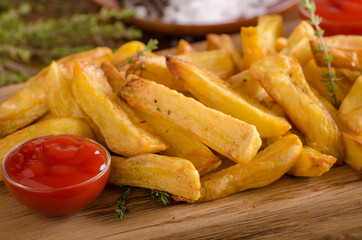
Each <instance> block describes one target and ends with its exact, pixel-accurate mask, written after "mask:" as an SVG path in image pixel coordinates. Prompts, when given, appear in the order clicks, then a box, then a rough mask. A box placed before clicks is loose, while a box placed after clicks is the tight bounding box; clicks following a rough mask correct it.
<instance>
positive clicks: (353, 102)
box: [338, 75, 362, 135]
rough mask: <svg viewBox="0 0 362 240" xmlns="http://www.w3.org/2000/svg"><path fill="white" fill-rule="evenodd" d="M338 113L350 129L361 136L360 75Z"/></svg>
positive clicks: (361, 85)
mask: <svg viewBox="0 0 362 240" xmlns="http://www.w3.org/2000/svg"><path fill="white" fill-rule="evenodd" d="M338 113H339V116H340V117H341V119H342V120H343V121H344V123H345V124H346V125H347V126H348V127H349V128H350V129H352V130H353V131H354V132H356V133H358V134H359V135H362V75H361V76H359V77H358V79H357V80H356V81H355V82H354V84H353V86H352V87H351V89H350V91H349V92H348V94H347V96H346V97H345V98H344V99H343V101H342V104H341V106H340V108H339V109H338Z"/></svg>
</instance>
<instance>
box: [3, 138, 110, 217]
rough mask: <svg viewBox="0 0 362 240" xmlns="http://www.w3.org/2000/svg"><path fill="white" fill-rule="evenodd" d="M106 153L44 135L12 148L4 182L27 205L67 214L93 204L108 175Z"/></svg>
mask: <svg viewBox="0 0 362 240" xmlns="http://www.w3.org/2000/svg"><path fill="white" fill-rule="evenodd" d="M109 164H110V157H109V153H108V152H107V150H105V149H104V148H103V147H102V146H100V145H99V144H97V143H95V142H93V141H90V140H88V139H84V138H80V137H77V136H73V135H57V136H44V137H38V138H34V139H32V140H30V141H27V142H25V143H23V144H21V145H19V146H18V147H16V148H15V149H13V150H12V151H11V152H10V153H9V154H8V155H7V157H6V158H5V159H4V163H3V166H2V167H3V169H2V170H3V175H4V181H5V184H6V186H7V188H8V189H9V191H10V192H11V193H12V195H13V196H14V197H15V198H16V199H17V200H18V201H19V202H20V203H22V204H23V205H24V206H26V207H28V208H30V209H32V210H34V211H36V212H39V213H41V214H45V215H55V216H56V215H66V214H69V213H72V212H75V211H78V210H81V209H82V208H84V207H86V206H87V205H88V204H89V203H91V202H92V201H93V200H94V199H95V198H96V197H97V196H98V195H99V194H100V192H101V191H102V190H103V188H104V186H105V184H106V182H107V179H108V176H109Z"/></svg>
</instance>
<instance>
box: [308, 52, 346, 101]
mask: <svg viewBox="0 0 362 240" xmlns="http://www.w3.org/2000/svg"><path fill="white" fill-rule="evenodd" d="M324 71H325V72H328V70H327V68H323V67H319V66H317V64H316V62H315V60H313V59H312V60H310V61H309V63H308V64H307V65H305V66H303V73H304V76H305V79H306V80H307V82H308V84H310V85H311V86H312V87H313V88H315V89H316V90H317V91H318V92H319V93H320V94H321V95H322V96H323V97H324V98H326V99H331V98H332V93H331V92H329V91H328V88H327V85H326V83H325V82H322V81H321V79H322V73H323V72H324ZM337 77H338V78H340V77H342V79H341V81H338V82H335V84H337V86H338V91H337V92H335V94H336V96H337V100H338V101H342V100H343V99H344V98H345V96H346V95H347V93H348V91H349V89H350V88H351V86H352V83H351V82H350V81H349V80H348V79H346V78H343V76H341V75H339V74H338V75H337Z"/></svg>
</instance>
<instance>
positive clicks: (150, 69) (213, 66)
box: [127, 50, 234, 91]
mask: <svg viewBox="0 0 362 240" xmlns="http://www.w3.org/2000/svg"><path fill="white" fill-rule="evenodd" d="M178 57H180V58H182V59H185V60H187V61H190V62H192V63H194V64H195V65H197V66H199V67H201V68H204V69H206V70H209V71H211V72H213V73H215V74H216V75H218V76H219V77H220V78H222V79H227V78H229V77H230V76H231V75H232V74H233V73H234V64H233V61H232V59H231V56H230V54H229V53H227V52H224V51H221V50H214V51H206V52H197V53H190V54H184V55H178ZM127 74H135V75H137V76H139V77H142V78H145V79H149V80H152V81H155V82H157V83H161V84H163V85H165V86H167V87H169V88H171V89H175V90H178V91H182V90H184V87H183V86H182V84H181V83H180V82H179V81H177V80H176V79H175V78H174V77H173V76H172V74H171V72H170V71H169V70H168V69H167V66H166V61H165V57H164V56H152V57H139V58H137V59H135V60H134V61H133V62H132V64H131V65H130V68H129V69H128V71H127Z"/></svg>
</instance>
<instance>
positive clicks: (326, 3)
mask: <svg viewBox="0 0 362 240" xmlns="http://www.w3.org/2000/svg"><path fill="white" fill-rule="evenodd" d="M314 2H315V4H316V8H317V10H316V14H318V15H319V16H320V17H322V19H323V20H322V22H321V24H320V26H321V27H322V29H324V30H325V35H337V34H353V35H361V34H362V0H314ZM300 13H301V15H302V17H303V18H308V16H307V13H306V12H305V10H304V9H302V8H300Z"/></svg>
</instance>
